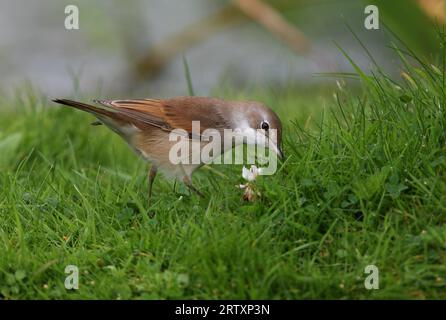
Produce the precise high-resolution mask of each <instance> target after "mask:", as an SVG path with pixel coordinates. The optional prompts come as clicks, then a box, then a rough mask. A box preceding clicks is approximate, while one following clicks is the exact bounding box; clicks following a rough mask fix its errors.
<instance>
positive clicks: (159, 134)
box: [53, 97, 282, 203]
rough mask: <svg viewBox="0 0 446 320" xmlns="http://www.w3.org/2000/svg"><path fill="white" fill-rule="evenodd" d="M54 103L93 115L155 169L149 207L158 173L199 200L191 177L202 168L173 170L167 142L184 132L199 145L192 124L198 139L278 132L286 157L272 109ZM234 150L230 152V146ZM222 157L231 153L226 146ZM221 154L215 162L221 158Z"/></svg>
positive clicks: (154, 102) (200, 103)
mask: <svg viewBox="0 0 446 320" xmlns="http://www.w3.org/2000/svg"><path fill="white" fill-rule="evenodd" d="M53 101H54V102H57V103H60V104H63V105H67V106H70V107H74V108H76V109H79V110H82V111H86V112H89V113H91V114H93V115H94V116H95V117H96V118H97V119H98V120H99V122H94V123H93V124H105V125H106V126H107V127H109V128H110V129H111V130H113V131H114V132H116V133H117V134H118V135H120V136H121V137H122V138H123V139H124V140H125V141H126V142H127V143H128V144H129V145H130V147H131V148H132V149H133V150H135V151H136V152H137V153H138V154H140V155H141V156H142V157H143V158H144V159H145V160H147V161H149V162H151V163H152V166H151V168H150V171H149V175H148V181H149V191H148V194H149V203H150V198H151V194H152V184H153V181H154V179H155V176H156V173H157V171H158V169H159V170H160V171H161V172H163V173H164V174H165V175H166V176H167V177H174V178H177V179H181V180H182V181H183V182H184V183H185V184H186V186H188V187H189V188H190V189H191V190H192V191H194V192H196V193H198V194H199V195H201V193H200V192H199V191H198V190H197V189H195V188H194V187H193V185H192V174H193V172H194V171H195V170H196V169H198V168H199V167H201V166H202V165H203V164H204V163H195V164H181V163H179V164H174V163H172V161H170V160H169V152H170V150H171V148H172V146H173V144H175V143H176V142H175V141H169V134H170V133H171V132H172V130H174V129H183V130H185V131H186V132H187V133H188V134H189V136H188V139H200V137H197V136H196V135H195V136H194V135H193V130H192V121H199V122H200V133H203V131H205V130H206V129H215V130H218V131H219V132H221V133H222V135H223V131H224V130H225V129H239V130H248V131H247V132H250V130H251V131H252V132H254V130H256V132H258V131H259V130H261V132H263V133H264V135H265V136H268V132H269V131H270V129H275V130H277V131H276V132H277V138H276V142H275V143H271V144H270V145H269V146H268V147H269V148H271V149H272V150H273V151H274V152H275V153H276V154H277V155H278V156H279V157H282V151H281V148H280V145H281V134H282V125H281V122H280V119H279V117H278V116H277V115H276V114H275V113H274V112H273V111H272V110H271V109H269V108H268V107H266V106H265V105H264V104H262V103H260V102H254V101H243V102H242V101H226V100H221V99H216V98H209V97H175V98H170V99H139V100H138V99H137V100H93V102H94V103H95V104H97V105H91V104H86V103H82V102H77V101H72V100H68V99H55V100H53ZM244 143H248V144H250V143H251V144H253V143H254V144H255V143H256V142H255V139H249V138H248V139H245V140H244ZM231 147H232V146H231ZM219 151H220V154H223V153H224V152H226V151H227V150H225V147H224V146H223V145H222V146H221V150H219ZM220 154H215V155H213V156H215V157H217V156H219V155H220Z"/></svg>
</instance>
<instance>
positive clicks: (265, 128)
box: [260, 121, 269, 131]
mask: <svg viewBox="0 0 446 320" xmlns="http://www.w3.org/2000/svg"><path fill="white" fill-rule="evenodd" d="M260 127H261V128H262V129H263V130H265V131H268V129H269V123H268V122H266V121H262V123H261V125H260Z"/></svg>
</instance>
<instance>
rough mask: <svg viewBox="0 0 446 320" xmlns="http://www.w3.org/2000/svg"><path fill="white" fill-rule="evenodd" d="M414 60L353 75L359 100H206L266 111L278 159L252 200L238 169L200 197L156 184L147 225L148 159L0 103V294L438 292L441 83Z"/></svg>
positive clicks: (83, 118) (54, 115) (289, 92)
mask: <svg viewBox="0 0 446 320" xmlns="http://www.w3.org/2000/svg"><path fill="white" fill-rule="evenodd" d="M401 57H402V61H403V62H404V61H405V59H406V58H405V57H404V54H401ZM417 65H418V66H417V67H416V68H415V67H412V66H411V64H409V63H408V64H407V65H406V66H405V70H404V73H402V77H401V79H399V80H398V82H394V81H393V80H391V79H389V78H388V77H387V76H386V75H385V74H384V73H383V72H381V71H380V70H379V68H378V67H377V68H376V69H375V70H376V72H375V73H374V74H370V75H366V74H364V73H362V71H361V70H359V69H357V75H356V76H355V78H357V81H358V82H360V83H361V85H362V89H361V91H360V92H359V93H358V92H352V91H350V90H349V89H348V88H346V87H345V86H344V87H342V86H340V87H339V88H336V89H332V91H333V92H331V93H332V94H333V93H334V96H335V97H333V96H332V95H329V96H327V95H321V94H319V92H314V93H306V94H304V93H302V92H299V90H297V89H295V88H293V87H290V88H289V89H286V90H274V89H265V90H262V91H259V92H230V93H218V92H217V93H216V94H217V95H221V96H223V97H228V98H232V99H233V98H248V99H258V100H261V101H264V102H265V103H267V104H269V105H270V106H272V107H273V108H274V109H275V110H276V111H277V112H278V113H279V115H280V116H281V118H282V119H283V122H284V123H285V133H284V135H285V137H284V138H285V142H284V143H285V144H284V151H285V153H286V155H287V159H286V161H285V162H284V163H283V164H282V165H281V166H280V169H279V170H278V172H277V173H276V174H275V175H274V176H267V177H261V178H260V179H258V180H257V181H256V184H257V187H258V189H259V190H260V192H261V194H262V196H261V198H260V199H259V200H258V201H256V202H253V203H246V202H243V201H242V190H240V189H238V188H237V187H236V185H238V184H240V183H241V182H242V178H241V167H240V166H214V167H213V169H215V170H217V171H218V173H216V172H215V170H207V169H205V168H204V169H202V170H200V172H197V174H196V175H195V176H194V183H195V184H196V185H197V186H199V188H200V190H201V191H202V192H204V193H205V194H206V197H205V198H204V199H200V198H197V197H196V196H195V195H189V193H188V191H187V190H186V189H185V188H183V187H182V186H181V185H176V186H174V185H172V184H171V183H169V182H167V181H166V180H164V179H162V178H161V179H157V180H156V181H155V185H154V203H153V206H152V208H151V210H152V211H154V212H156V215H155V217H154V218H149V217H147V215H145V213H146V211H147V208H146V190H147V186H146V172H147V171H146V170H147V165H146V164H144V163H143V162H142V161H141V160H139V159H138V158H137V157H136V156H135V155H133V154H132V153H131V152H130V151H129V149H128V147H127V146H126V145H125V143H124V142H122V141H121V140H120V139H119V138H118V137H116V136H115V135H114V134H113V133H111V132H110V131H108V130H107V129H105V128H103V127H91V126H89V125H88V124H89V121H90V120H92V118H91V117H90V116H88V115H85V114H81V113H80V112H76V111H74V110H70V109H65V108H60V107H49V105H50V104H51V103H49V102H48V101H47V99H46V98H41V97H40V95H39V94H36V93H35V92H33V91H32V90H25V89H24V90H21V91H20V92H19V94H18V95H17V96H16V97H4V98H3V99H2V100H1V106H0V108H1V109H0V110H1V111H0V128H1V130H0V134H1V136H0V168H1V171H0V190H1V192H0V237H1V241H0V297H3V298H7V299H16V298H28V299H31V298H111V299H126V298H137V299H139V298H187V299H189V298H223V299H224V298H226V299H230V298H242V299H244V298H257V299H265V298H288V299H299V298H446V295H445V292H446V290H445V289H446V250H445V249H446V225H445V222H446V179H445V168H446V149H445V138H446V136H445V135H446V133H445V125H446V116H445V108H446V107H445V103H446V95H445V91H444V90H445V86H444V81H445V78H444V72H443V71H440V70H441V69H442V68H441V67H435V66H431V65H428V64H426V65H420V64H419V63H418V64H417ZM70 264H72V265H76V266H78V267H79V271H80V275H79V282H80V284H79V286H80V287H79V290H75V291H68V290H66V289H65V287H64V280H65V277H66V276H67V275H66V274H65V273H64V269H65V267H66V266H67V265H70ZM371 264H373V265H375V266H377V267H378V269H379V289H378V290H366V289H365V288H364V279H365V278H366V276H367V275H366V274H365V273H364V268H365V267H366V266H367V265H371Z"/></svg>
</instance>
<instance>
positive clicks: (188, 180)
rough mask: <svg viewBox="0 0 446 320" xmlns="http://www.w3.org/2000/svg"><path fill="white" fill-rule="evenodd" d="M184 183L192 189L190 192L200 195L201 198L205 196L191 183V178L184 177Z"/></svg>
mask: <svg viewBox="0 0 446 320" xmlns="http://www.w3.org/2000/svg"><path fill="white" fill-rule="evenodd" d="M183 182H184V184H185V185H186V186H187V187H188V188H189V189H190V190H192V191H193V192H195V193H196V194H198V195H199V196H200V197H202V198H203V197H204V194H203V193H201V192H200V191H199V190H198V189H197V188H195V187H194V186H193V185H192V181H190V179H189V177H188V176H184V177H183Z"/></svg>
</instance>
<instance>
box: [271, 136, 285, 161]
mask: <svg viewBox="0 0 446 320" xmlns="http://www.w3.org/2000/svg"><path fill="white" fill-rule="evenodd" d="M268 140H269V141H268V142H269V146H270V148H271V149H272V150H273V151H274V152H275V153H276V154H277V156H278V157H279V158H280V159H283V152H282V149H281V148H280V146H278V145H277V144H275V143H274V142H272V141H271V139H268Z"/></svg>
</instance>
